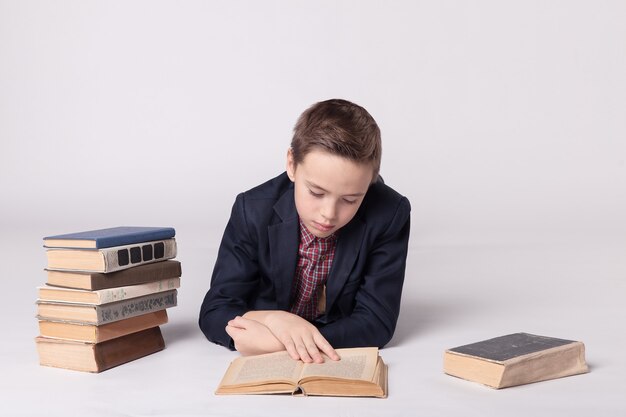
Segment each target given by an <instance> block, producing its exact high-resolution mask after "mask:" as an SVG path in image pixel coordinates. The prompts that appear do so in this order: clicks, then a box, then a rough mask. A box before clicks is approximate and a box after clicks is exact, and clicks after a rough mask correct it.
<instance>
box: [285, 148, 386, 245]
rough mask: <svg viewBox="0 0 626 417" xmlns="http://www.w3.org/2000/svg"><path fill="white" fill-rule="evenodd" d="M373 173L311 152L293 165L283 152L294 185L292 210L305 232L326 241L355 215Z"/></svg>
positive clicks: (349, 162)
mask: <svg viewBox="0 0 626 417" xmlns="http://www.w3.org/2000/svg"><path fill="white" fill-rule="evenodd" d="M373 174H374V170H373V168H372V167H371V165H369V164H361V163H357V162H353V161H350V160H348V159H346V158H342V157H340V156H336V155H333V154H330V153H328V152H325V151H322V150H316V149H314V150H312V151H311V152H309V153H308V154H307V155H306V156H305V157H304V160H303V161H302V162H301V163H299V164H296V163H295V161H294V160H293V155H292V153H291V149H290V150H289V151H288V152H287V175H289V178H290V179H291V181H293V183H294V193H295V200H296V209H297V210H298V215H299V216H300V219H301V220H302V222H303V223H304V225H305V226H306V228H307V229H308V230H309V232H311V233H312V234H313V235H315V236H317V237H327V236H330V235H331V234H333V233H334V232H336V231H337V230H339V229H341V228H342V227H343V226H345V225H346V224H347V223H348V222H349V221H350V220H352V218H353V217H354V215H355V214H356V212H357V210H358V209H359V207H360V206H361V203H362V202H363V198H364V197H365V193H366V192H367V189H368V188H369V185H370V183H371V181H372V177H373Z"/></svg>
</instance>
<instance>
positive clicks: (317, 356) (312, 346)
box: [306, 339, 324, 363]
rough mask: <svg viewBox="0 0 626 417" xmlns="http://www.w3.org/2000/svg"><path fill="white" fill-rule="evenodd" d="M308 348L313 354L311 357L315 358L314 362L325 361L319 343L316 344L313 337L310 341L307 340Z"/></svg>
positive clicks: (310, 353)
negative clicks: (318, 346)
mask: <svg viewBox="0 0 626 417" xmlns="http://www.w3.org/2000/svg"><path fill="white" fill-rule="evenodd" d="M306 350H307V352H308V353H309V355H310V356H311V359H312V360H313V362H315V363H324V358H323V357H322V354H321V353H320V350H319V349H318V348H317V345H316V344H315V342H314V341H313V339H311V341H310V342H307V344H306Z"/></svg>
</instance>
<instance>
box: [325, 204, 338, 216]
mask: <svg viewBox="0 0 626 417" xmlns="http://www.w3.org/2000/svg"><path fill="white" fill-rule="evenodd" d="M336 215H337V205H336V204H335V203H334V202H327V203H326V204H324V205H323V206H322V217H323V218H324V219H326V220H333V219H334V218H335V216H336Z"/></svg>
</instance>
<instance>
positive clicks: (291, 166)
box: [287, 148, 296, 182]
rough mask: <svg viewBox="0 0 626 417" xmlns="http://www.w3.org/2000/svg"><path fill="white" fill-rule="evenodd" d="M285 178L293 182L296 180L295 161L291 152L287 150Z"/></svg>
mask: <svg viewBox="0 0 626 417" xmlns="http://www.w3.org/2000/svg"><path fill="white" fill-rule="evenodd" d="M287 176H288V177H289V179H290V180H291V182H294V181H295V180H296V161H295V160H294V159H293V150H292V149H291V148H289V149H287Z"/></svg>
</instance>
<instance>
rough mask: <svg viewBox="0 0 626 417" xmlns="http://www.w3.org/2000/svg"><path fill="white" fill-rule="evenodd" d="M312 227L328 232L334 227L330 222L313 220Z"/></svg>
mask: <svg viewBox="0 0 626 417" xmlns="http://www.w3.org/2000/svg"><path fill="white" fill-rule="evenodd" d="M313 227H315V228H316V229H317V230H319V231H320V232H330V231H331V230H333V229H334V228H335V226H334V225H332V224H323V223H318V222H316V221H314V222H313Z"/></svg>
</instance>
